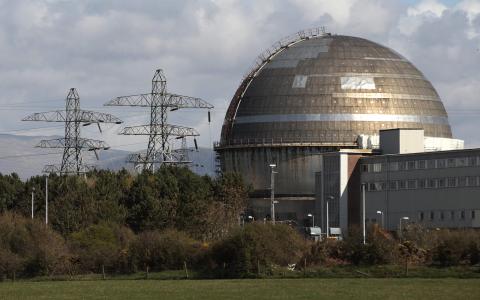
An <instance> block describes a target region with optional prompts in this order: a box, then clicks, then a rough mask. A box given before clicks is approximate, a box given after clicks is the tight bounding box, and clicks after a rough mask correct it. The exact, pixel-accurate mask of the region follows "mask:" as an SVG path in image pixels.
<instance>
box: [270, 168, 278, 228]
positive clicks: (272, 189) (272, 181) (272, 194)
mask: <svg viewBox="0 0 480 300" xmlns="http://www.w3.org/2000/svg"><path fill="white" fill-rule="evenodd" d="M276 166H277V165H276V164H270V170H271V172H270V215H271V218H272V224H273V225H275V174H276V173H277V172H275V167H276Z"/></svg>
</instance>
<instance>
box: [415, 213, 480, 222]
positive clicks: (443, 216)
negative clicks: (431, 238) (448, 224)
mask: <svg viewBox="0 0 480 300" xmlns="http://www.w3.org/2000/svg"><path fill="white" fill-rule="evenodd" d="M456 216H457V217H456ZM466 216H467V212H466V211H465V210H461V211H454V210H450V211H443V210H442V211H439V212H435V211H430V212H423V211H421V212H419V214H418V219H419V220H420V221H425V220H426V219H427V217H428V220H429V221H435V220H440V221H445V220H456V219H460V220H465V219H466ZM469 218H470V219H472V220H474V219H475V211H474V210H471V211H470V213H469Z"/></svg>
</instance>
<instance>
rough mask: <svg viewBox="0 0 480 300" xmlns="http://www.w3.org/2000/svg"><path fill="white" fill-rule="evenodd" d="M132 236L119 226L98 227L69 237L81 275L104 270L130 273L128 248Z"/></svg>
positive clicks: (104, 225)
mask: <svg viewBox="0 0 480 300" xmlns="http://www.w3.org/2000/svg"><path fill="white" fill-rule="evenodd" d="M133 239H134V235H133V233H132V232H131V231H130V230H129V229H127V228H125V227H122V226H119V225H116V224H108V223H103V224H97V225H92V226H89V227H87V228H86V229H84V230H81V231H78V232H74V233H72V234H71V236H70V238H69V242H70V245H71V247H72V249H73V250H74V253H75V254H76V259H77V260H76V262H77V263H78V265H79V266H80V271H82V272H89V271H90V272H103V271H104V270H105V269H107V270H109V271H111V272H115V271H124V272H125V271H128V270H131V268H130V267H129V260H128V258H129V247H130V244H131V242H132V241H133Z"/></svg>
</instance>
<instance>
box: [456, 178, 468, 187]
mask: <svg viewBox="0 0 480 300" xmlns="http://www.w3.org/2000/svg"><path fill="white" fill-rule="evenodd" d="M458 186H459V187H464V186H467V177H465V176H460V177H458Z"/></svg>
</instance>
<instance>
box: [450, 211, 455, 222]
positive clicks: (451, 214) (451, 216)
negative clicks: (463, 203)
mask: <svg viewBox="0 0 480 300" xmlns="http://www.w3.org/2000/svg"><path fill="white" fill-rule="evenodd" d="M450 219H451V220H453V219H455V212H454V211H453V210H452V211H451V212H450Z"/></svg>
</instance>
